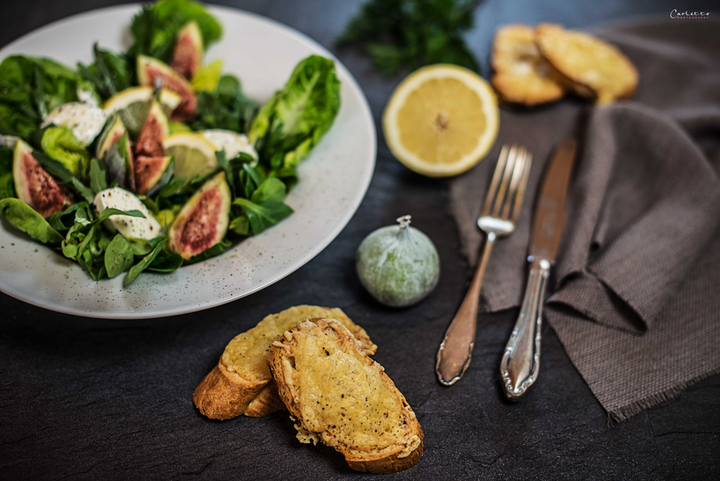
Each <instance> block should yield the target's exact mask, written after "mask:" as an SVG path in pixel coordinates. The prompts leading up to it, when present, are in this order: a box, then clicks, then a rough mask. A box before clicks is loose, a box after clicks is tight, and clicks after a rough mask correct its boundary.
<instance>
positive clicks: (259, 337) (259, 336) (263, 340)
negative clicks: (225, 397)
mask: <svg viewBox="0 0 720 481" xmlns="http://www.w3.org/2000/svg"><path fill="white" fill-rule="evenodd" d="M314 317H324V318H330V319H336V320H338V321H340V322H341V323H342V324H343V325H344V326H345V327H347V328H349V329H351V330H352V327H353V326H354V324H353V322H352V321H351V320H350V319H349V318H348V317H347V316H346V315H345V313H344V312H343V311H342V310H340V309H337V308H334V309H326V308H324V307H318V306H296V307H291V308H290V309H286V310H284V311H282V312H280V313H278V314H271V315H269V316H267V317H266V318H265V319H263V320H262V321H260V323H259V324H258V325H257V326H255V327H254V328H252V329H250V330H249V331H246V332H243V333H242V334H240V335H238V336H236V337H235V338H234V339H233V340H232V341H230V343H229V344H228V346H227V347H226V348H225V352H224V353H223V355H222V358H221V361H222V363H223V364H225V366H226V367H227V368H228V369H229V370H231V371H236V372H238V374H240V375H241V376H242V377H244V378H245V379H248V380H252V381H267V380H270V379H272V376H271V375H270V369H269V368H268V365H267V353H268V350H269V349H270V346H271V345H272V343H273V342H274V341H276V340H277V339H278V338H279V337H280V336H282V334H283V333H284V332H285V331H287V330H288V329H291V328H293V327H295V326H297V325H298V324H300V323H301V322H302V321H304V320H306V319H311V318H314Z"/></svg>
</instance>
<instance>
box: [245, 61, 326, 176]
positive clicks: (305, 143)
mask: <svg viewBox="0 0 720 481" xmlns="http://www.w3.org/2000/svg"><path fill="white" fill-rule="evenodd" d="M339 110H340V81H339V80H338V78H337V76H336V74H335V63H334V62H333V61H332V60H330V59H327V58H324V57H321V56H319V55H311V56H310V57H307V58H305V59H304V60H302V61H301V62H300V63H299V64H298V65H297V66H296V67H295V70H294V71H293V73H292V75H291V76H290V80H288V82H287V84H286V85H285V87H284V88H283V90H281V91H280V92H278V93H277V94H275V96H273V98H271V99H270V101H269V102H268V103H267V104H266V105H265V106H264V107H263V108H262V109H261V110H260V112H259V113H258V115H257V117H256V118H255V120H254V122H253V125H252V127H251V128H250V132H249V135H248V137H249V139H250V141H251V142H257V143H256V148H257V149H258V153H259V154H260V157H261V159H262V160H263V161H264V162H265V164H266V165H267V166H268V167H270V168H271V169H272V170H273V171H275V172H276V175H277V176H278V177H281V176H282V175H281V174H280V172H281V171H283V170H284V171H285V173H286V174H287V173H288V172H292V170H293V169H294V168H295V167H297V166H298V164H300V161H301V160H302V159H303V158H304V157H305V156H307V154H308V153H309V152H310V150H312V148H313V147H314V146H315V145H317V143H318V142H319V141H320V139H321V138H322V136H323V135H325V132H327V131H328V130H329V129H330V127H331V126H332V124H333V121H334V120H335V117H336V116H337V113H338V111H339Z"/></svg>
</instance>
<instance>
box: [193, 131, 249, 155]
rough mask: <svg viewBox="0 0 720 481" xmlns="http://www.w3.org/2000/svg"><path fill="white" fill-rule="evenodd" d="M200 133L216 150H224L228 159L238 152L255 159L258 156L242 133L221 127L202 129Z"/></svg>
mask: <svg viewBox="0 0 720 481" xmlns="http://www.w3.org/2000/svg"><path fill="white" fill-rule="evenodd" d="M202 134H203V136H204V137H205V138H206V139H207V140H209V141H210V142H211V143H212V144H213V145H215V147H217V149H218V150H224V151H225V157H227V158H228V160H229V159H234V158H235V157H237V156H238V154H239V153H240V152H244V153H246V154H248V155H249V156H251V157H252V158H253V159H255V160H257V158H258V154H257V152H256V151H255V149H254V148H253V146H252V145H251V144H250V142H249V141H248V138H247V137H246V136H245V135H243V134H238V133H236V132H232V131H230V130H222V129H211V130H203V131H202Z"/></svg>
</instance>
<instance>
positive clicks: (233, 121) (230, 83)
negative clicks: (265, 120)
mask: <svg viewBox="0 0 720 481" xmlns="http://www.w3.org/2000/svg"><path fill="white" fill-rule="evenodd" d="M257 108H258V104H257V102H255V101H253V100H250V99H249V98H247V97H246V96H245V94H244V93H243V92H242V88H241V86H240V81H239V80H238V79H237V78H236V77H235V76H233V75H223V76H222V77H220V80H219V82H218V86H217V88H216V89H215V91H213V92H207V91H203V92H200V95H198V104H197V116H196V117H195V119H194V120H193V121H192V123H191V124H190V127H191V128H192V130H208V129H225V130H232V131H234V132H245V131H246V130H247V129H248V128H249V127H250V122H252V119H253V118H254V117H255V113H256V112H257Z"/></svg>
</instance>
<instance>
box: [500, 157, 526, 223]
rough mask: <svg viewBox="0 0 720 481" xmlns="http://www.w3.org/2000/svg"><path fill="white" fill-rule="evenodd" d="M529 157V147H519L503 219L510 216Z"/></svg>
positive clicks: (504, 206)
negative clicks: (526, 160)
mask: <svg viewBox="0 0 720 481" xmlns="http://www.w3.org/2000/svg"><path fill="white" fill-rule="evenodd" d="M526 158H527V149H526V148H525V147H520V148H518V153H517V161H516V162H515V167H514V168H513V172H512V178H511V179H510V187H508V192H507V196H506V197H505V200H504V202H503V208H502V214H501V219H502V220H508V218H509V217H510V207H512V205H513V202H514V201H515V194H516V193H517V189H518V185H520V179H521V178H522V174H523V169H524V168H525V159H526Z"/></svg>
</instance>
